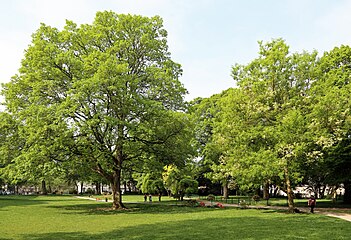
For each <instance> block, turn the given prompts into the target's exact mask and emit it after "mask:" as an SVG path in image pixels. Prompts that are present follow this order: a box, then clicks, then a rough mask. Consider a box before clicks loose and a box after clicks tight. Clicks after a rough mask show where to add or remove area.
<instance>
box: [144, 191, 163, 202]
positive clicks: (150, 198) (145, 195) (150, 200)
mask: <svg viewBox="0 0 351 240" xmlns="http://www.w3.org/2000/svg"><path fill="white" fill-rule="evenodd" d="M161 196H162V194H161V193H159V194H158V201H159V202H161ZM147 197H149V202H152V195H151V193H150V194H149V195H147V194H146V193H145V194H144V202H147Z"/></svg>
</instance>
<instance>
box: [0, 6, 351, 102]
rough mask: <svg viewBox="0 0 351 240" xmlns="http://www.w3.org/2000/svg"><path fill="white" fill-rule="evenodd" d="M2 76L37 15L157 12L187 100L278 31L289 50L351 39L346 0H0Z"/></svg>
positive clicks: (228, 82) (226, 77)
mask: <svg viewBox="0 0 351 240" xmlns="http://www.w3.org/2000/svg"><path fill="white" fill-rule="evenodd" d="M0 3H1V9H0V32H1V35H0V52H1V58H0V82H8V81H9V80H10V77H11V76H13V75H14V74H16V72H17V69H18V68H19V66H20V61H21V59H22V57H23V52H24V49H26V48H27V46H28V45H29V44H30V41H31V34H32V33H33V32H34V31H35V30H36V29H37V28H38V27H39V24H40V22H44V23H46V24H48V25H50V26H53V27H57V28H59V29H62V27H63V26H64V24H65V19H69V20H73V21H74V22H76V23H78V24H81V23H91V22H92V21H93V19H94V16H95V13H96V12H97V11H103V10H112V11H114V12H117V13H131V14H141V15H146V16H154V15H159V16H161V17H162V18H163V20H164V26H165V29H166V30H167V31H168V34H169V36H168V44H169V47H170V52H171V53H172V58H173V60H175V61H176V62H178V63H180V64H181V65H182V68H183V76H182V78H181V79H180V80H181V81H182V82H183V84H184V85H185V87H186V88H187V89H188V91H189V95H188V96H187V97H186V99H187V100H191V99H193V98H195V97H209V96H211V95H213V94H215V93H219V92H221V91H222V90H225V89H227V88H229V87H232V86H234V84H235V83H234V82H233V80H232V79H231V77H230V72H231V66H232V65H234V64H235V63H239V64H246V63H248V62H250V61H251V60H253V59H254V58H255V57H257V52H258V44H257V41H259V40H263V41H269V40H271V39H273V38H283V39H285V40H286V42H287V44H288V45H289V46H290V49H291V51H292V52H296V51H299V52H300V51H302V50H306V51H312V50H314V49H316V50H318V52H320V53H323V52H324V51H329V50H331V49H332V48H334V47H336V46H340V45H341V44H344V45H350V43H351V29H350V26H351V14H350V12H351V1H347V0H333V1H331V0H291V1H288V0H275V1H273V0H241V1H236V0H173V1H171V0H124V1H123V0H60V1H57V0H56V1H54V0H0Z"/></svg>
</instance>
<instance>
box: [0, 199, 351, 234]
mask: <svg viewBox="0 0 351 240" xmlns="http://www.w3.org/2000/svg"><path fill="white" fill-rule="evenodd" d="M139 197H141V196H139ZM125 198H126V200H129V199H128V198H129V197H125ZM131 199H133V198H132V197H131ZM139 201H143V199H142V198H141V199H140V200H139ZM110 205H111V203H102V202H96V201H89V200H79V199H76V198H73V197H71V196H1V197H0V239H2V240H4V239H25V240H33V239H36V240H39V239H43V240H44V239H45V240H46V239H68V240H71V239H72V240H73V239H74V240H77V239H97V240H99V239H147V240H152V239H170V240H172V239H177V240H178V239H218V238H220V239H222V240H224V239H350V236H351V223H350V222H347V221H344V220H340V219H336V218H331V217H326V216H323V215H317V214H286V213H283V212H275V211H272V210H270V211H267V210H253V209H245V210H243V209H235V208H226V209H218V208H190V207H185V206H181V205H177V206H176V205H161V204H157V203H152V204H149V203H148V204H143V203H133V204H131V203H130V204H128V203H127V204H126V205H127V207H128V210H120V211H112V210H110V209H109V207H110Z"/></svg>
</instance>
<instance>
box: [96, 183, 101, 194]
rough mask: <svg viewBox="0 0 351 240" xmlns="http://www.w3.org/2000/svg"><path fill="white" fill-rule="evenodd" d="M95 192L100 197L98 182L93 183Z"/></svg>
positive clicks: (99, 184)
mask: <svg viewBox="0 0 351 240" xmlns="http://www.w3.org/2000/svg"><path fill="white" fill-rule="evenodd" d="M95 190H96V194H97V195H101V183H99V182H96V183H95Z"/></svg>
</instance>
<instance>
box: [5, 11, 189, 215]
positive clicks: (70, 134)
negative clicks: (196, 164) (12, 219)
mask: <svg viewBox="0 0 351 240" xmlns="http://www.w3.org/2000/svg"><path fill="white" fill-rule="evenodd" d="M32 38H33V39H32V43H31V44H30V46H29V47H28V49H27V50H26V53H25V57H24V59H23V61H22V66H21V68H20V70H19V74H18V75H16V76H15V77H13V79H12V81H11V82H10V83H8V84H6V85H5V86H4V95H5V97H6V100H5V102H6V105H7V108H8V109H9V111H10V112H12V113H13V114H15V115H16V116H18V118H20V119H21V120H22V121H23V123H24V127H23V128H24V131H25V132H26V133H27V136H28V139H29V140H30V141H28V144H30V145H29V146H28V148H29V149H30V152H36V151H38V150H45V154H46V155H47V156H53V155H54V156H55V162H60V161H62V162H63V161H67V160H72V161H74V159H76V158H78V159H83V161H81V162H82V164H86V165H87V166H89V167H90V168H91V169H92V170H94V171H95V172H97V173H99V174H100V175H102V176H103V177H104V178H106V179H107V180H108V181H109V182H110V184H111V187H112V192H113V208H115V209H117V208H121V207H123V203H122V196H121V172H122V171H123V169H124V168H126V167H128V168H131V167H137V166H138V164H139V161H144V160H148V161H149V159H159V158H157V157H154V156H156V155H158V154H159V153H161V154H162V155H163V156H164V154H165V153H166V152H168V153H169V154H170V155H172V154H171V152H172V150H173V149H177V144H179V143H180V142H181V139H177V136H178V135H179V134H180V133H181V132H182V131H183V130H184V129H185V125H186V124H187V122H188V120H187V119H186V116H185V115H184V114H182V113H181V111H182V110H184V101H183V96H184V94H185V93H186V90H185V88H184V87H183V85H182V84H181V83H180V81H179V80H178V78H179V77H180V75H181V68H180V65H179V64H177V63H175V62H174V61H172V59H171V56H170V53H169V51H168V46H167V32H166V30H165V29H164V28H163V26H162V19H161V18H160V17H158V16H156V17H151V18H149V17H142V16H134V15H119V14H116V13H113V12H107V11H106V12H98V13H97V14H96V17H95V20H94V22H93V23H92V24H83V25H81V26H79V27H78V26H77V25H76V24H75V23H73V22H72V21H67V22H66V26H65V27H64V29H63V30H62V31H60V30H58V29H56V28H53V27H50V26H47V25H45V24H42V25H41V26H40V28H39V29H38V30H37V31H36V32H35V33H34V34H33V36H32ZM58 151H59V152H60V153H62V154H59V155H57V154H55V153H56V152H58ZM63 153H64V154H63ZM23 154H26V153H23ZM41 154H43V153H41ZM150 156H153V157H152V158H150ZM48 159H49V160H53V158H48Z"/></svg>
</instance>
